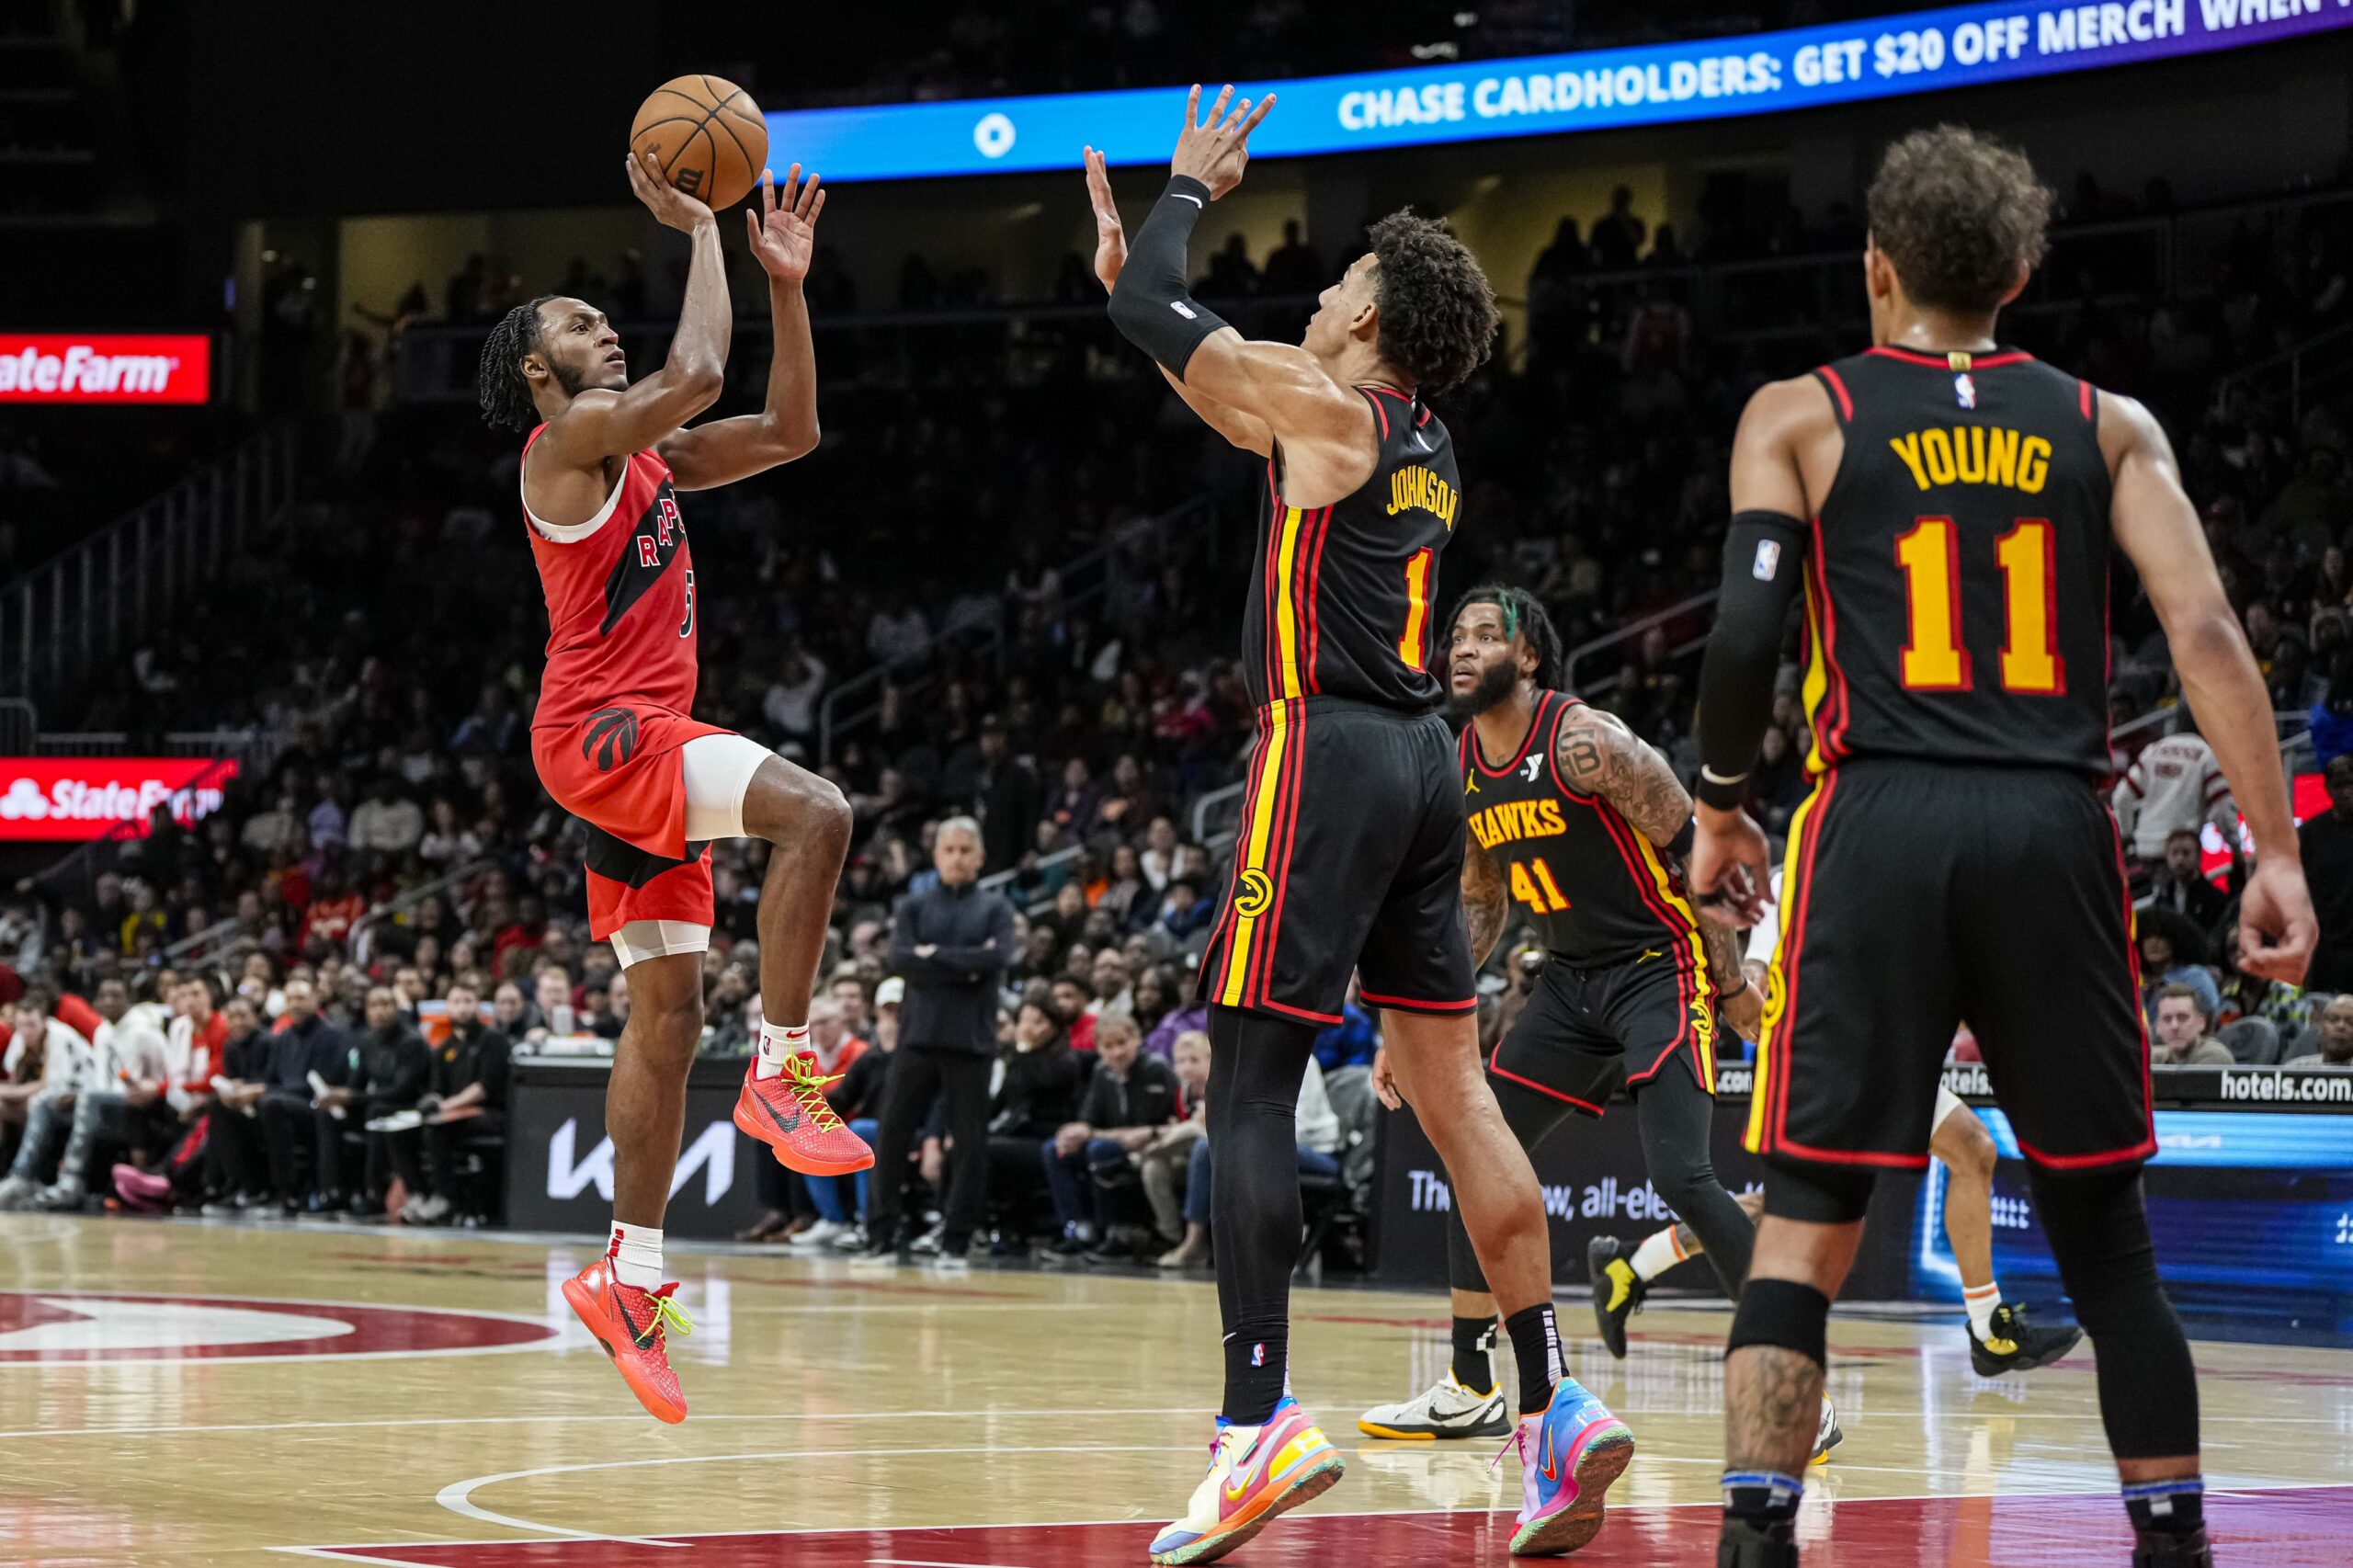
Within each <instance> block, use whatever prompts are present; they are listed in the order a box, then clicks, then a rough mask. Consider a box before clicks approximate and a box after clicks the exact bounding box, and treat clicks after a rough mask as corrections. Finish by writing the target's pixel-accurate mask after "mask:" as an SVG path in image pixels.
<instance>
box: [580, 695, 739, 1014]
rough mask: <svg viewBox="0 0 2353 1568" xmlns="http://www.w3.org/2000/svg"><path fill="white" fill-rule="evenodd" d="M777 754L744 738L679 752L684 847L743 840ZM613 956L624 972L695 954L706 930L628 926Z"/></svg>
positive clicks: (708, 741) (701, 738) (705, 941)
mask: <svg viewBox="0 0 2353 1568" xmlns="http://www.w3.org/2000/svg"><path fill="white" fill-rule="evenodd" d="M775 755H776V754H775V753H774V752H772V751H770V750H768V749H767V747H766V746H764V745H761V744H759V743H757V742H756V741H749V740H746V739H745V738H744V737H743V736H742V735H737V734H718V735H697V736H696V737H695V738H694V739H693V740H690V741H688V743H687V744H685V745H683V746H681V747H679V748H678V771H679V775H680V778H681V780H682V782H683V783H684V784H685V786H686V791H687V842H688V843H689V844H704V843H708V842H710V840H712V839H715V838H741V837H743V836H744V798H745V796H746V795H748V794H750V793H751V790H752V777H753V775H755V774H756V773H758V772H759V770H760V765H761V764H762V763H764V762H766V761H767V760H768V758H770V757H772V756H775ZM612 943H613V956H614V957H615V958H616V959H619V960H620V966H621V968H623V969H627V968H629V967H630V966H631V964H635V963H642V962H643V961H644V960H647V959H658V958H668V957H670V956H672V955H673V954H676V953H699V952H702V951H704V950H705V949H708V948H710V926H698V925H696V924H695V923H694V922H692V921H690V920H632V921H631V922H629V923H628V924H627V925H625V926H622V927H621V928H620V930H618V931H616V932H614V933H613V935H612Z"/></svg>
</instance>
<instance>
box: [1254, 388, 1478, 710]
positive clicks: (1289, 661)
mask: <svg viewBox="0 0 2353 1568" xmlns="http://www.w3.org/2000/svg"><path fill="white" fill-rule="evenodd" d="M1357 392H1358V395H1359V396H1361V397H1362V398H1363V399H1364V400H1365V401H1366V402H1367V403H1370V404H1371V405H1372V415H1373V428H1374V431H1375V433H1376V434H1377V435H1378V436H1379V437H1380V440H1381V456H1380V458H1379V460H1377V461H1375V462H1374V464H1373V468H1372V476H1371V477H1370V479H1368V480H1366V481H1365V483H1363V484H1362V485H1360V486H1358V489H1357V490H1356V491H1355V492H1354V493H1353V494H1350V495H1348V496H1347V497H1346V498H1345V499H1343V500H1340V501H1336V502H1334V503H1333V504H1332V505H1330V506H1316V507H1312V508H1302V507H1299V506H1290V505H1288V504H1287V503H1285V501H1284V500H1283V493H1282V472H1281V467H1280V465H1281V461H1282V452H1281V449H1280V448H1278V449H1276V451H1275V454H1274V456H1273V457H1271V458H1269V459H1268V460H1267V496H1266V504H1265V506H1264V508H1263V509H1262V511H1261V512H1260V514H1259V519H1258V560H1257V563H1256V566H1254V567H1253V568H1252V571H1251V581H1250V603H1249V607H1248V608H1247V609H1246V610H1245V611H1244V614H1243V621H1242V668H1243V673H1244V676H1245V681H1246V682H1247V684H1248V687H1249V691H1250V699H1251V701H1253V702H1254V703H1256V704H1257V705H1259V706H1261V707H1264V706H1265V705H1266V704H1267V703H1269V702H1278V701H1281V700H1283V699H1287V698H1295V697H1315V696H1326V697H1347V698H1354V699H1357V700H1358V701H1360V702H1374V703H1379V704H1381V706H1383V707H1386V708H1394V709H1397V710H1400V711H1402V712H1405V713H1412V714H1421V713H1428V712H1432V711H1434V710H1436V709H1437V708H1438V702H1439V699H1441V697H1442V696H1443V695H1444V691H1443V688H1442V687H1440V685H1439V684H1438V677H1437V676H1435V675H1433V674H1431V673H1430V649H1431V645H1432V643H1433V642H1434V640H1435V625H1434V618H1433V616H1432V614H1431V608H1432V607H1433V606H1434V605H1435V604H1437V602H1438V551H1441V550H1444V549H1445V548H1446V541H1447V540H1448V539H1449V538H1450V537H1452V535H1453V532H1454V525H1455V523H1456V521H1457V520H1458V519H1457V512H1458V511H1459V509H1460V507H1461V500H1462V494H1461V481H1460V480H1459V479H1458V478H1457V477H1456V474H1455V469H1454V443H1453V441H1452V439H1451V438H1449V437H1448V435H1447V433H1446V426H1444V425H1443V424H1441V423H1439V421H1438V418H1437V416H1436V415H1433V414H1431V413H1430V411H1429V410H1428V409H1427V408H1425V407H1423V406H1422V404H1421V403H1420V402H1419V400H1417V399H1415V398H1410V397H1407V396H1406V395H1405V394H1404V393H1403V392H1397V391H1395V390H1393V389H1392V388H1389V387H1358V389H1357Z"/></svg>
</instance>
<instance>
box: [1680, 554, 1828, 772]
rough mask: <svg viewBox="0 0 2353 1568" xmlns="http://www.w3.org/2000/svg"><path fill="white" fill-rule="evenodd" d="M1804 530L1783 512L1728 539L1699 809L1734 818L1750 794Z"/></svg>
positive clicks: (1704, 682)
mask: <svg viewBox="0 0 2353 1568" xmlns="http://www.w3.org/2000/svg"><path fill="white" fill-rule="evenodd" d="M1802 535H1803V525H1802V524H1801V523H1800V522H1799V521H1798V520H1797V519H1796V518H1795V517H1788V516H1786V515H1784V514H1782V513H1779V512H1754V511H1752V512H1742V513H1740V514H1738V515H1737V516H1735V517H1733V520H1732V531H1731V533H1730V534H1728V535H1727V536H1726V537H1725V539H1724V584H1723V592H1722V596H1721V597H1718V598H1717V600H1716V625H1715V630H1714V631H1711V632H1710V633H1709V634H1708V653H1707V658H1706V660H1705V661H1704V662H1703V663H1702V664H1701V665H1700V666H1699V724H1698V729H1699V765H1700V766H1699V788H1698V789H1696V790H1693V791H1692V794H1693V795H1695V796H1696V797H1697V798H1698V799H1699V801H1700V803H1701V804H1703V805H1709V806H1714V807H1717V808H1719V809H1721V810H1724V811H1730V810H1732V809H1733V808H1735V807H1737V806H1738V805H1739V804H1740V802H1741V801H1742V800H1743V799H1744V798H1745V796H1746V795H1747V793H1748V770H1749V769H1750V768H1751V767H1755V766H1756V752H1757V748H1758V747H1759V746H1760V745H1762V744H1764V740H1765V725H1766V722H1767V721H1768V720H1769V719H1770V718H1771V717H1772V710H1773V673H1774V671H1775V670H1776V669H1777V668H1778V667H1779V664H1780V658H1781V626H1782V623H1783V622H1784V621H1786V620H1787V619H1789V613H1790V600H1792V599H1794V598H1795V597H1797V592H1798V585H1799V582H1800V580H1801V578H1802V574H1803V573H1804V570H1805V567H1804V564H1803V562H1804V559H1805V557H1804V553H1803V551H1802V548H1801V545H1800V540H1801V539H1802Z"/></svg>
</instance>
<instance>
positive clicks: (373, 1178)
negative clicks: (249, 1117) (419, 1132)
mask: <svg viewBox="0 0 2353 1568" xmlns="http://www.w3.org/2000/svg"><path fill="white" fill-rule="evenodd" d="M367 1006H368V1011H367V1024H368V1027H367V1028H365V1029H363V1030H362V1031H361V1032H360V1033H359V1034H358V1036H357V1037H356V1038H354V1039H353V1040H352V1042H351V1045H350V1047H349V1050H348V1052H347V1059H346V1066H345V1074H344V1081H343V1082H342V1083H341V1084H339V1085H333V1086H330V1087H329V1088H328V1090H327V1091H326V1093H324V1094H323V1095H321V1096H319V1108H318V1111H317V1113H316V1114H317V1129H318V1140H319V1159H320V1161H321V1162H322V1164H323V1165H324V1168H325V1169H326V1170H327V1171H328V1172H329V1173H330V1174H332V1175H334V1176H338V1177H339V1176H341V1175H342V1171H343V1166H342V1162H341V1155H342V1152H343V1137H344V1134H345V1133H347V1132H350V1131H365V1129H366V1128H367V1125H368V1123H369V1122H370V1121H374V1120H376V1119H378V1118H380V1117H386V1116H390V1115H392V1113H393V1112H395V1111H403V1110H414V1109H415V1108H416V1103H417V1101H418V1100H420V1099H422V1098H423V1097H424V1096H425V1085H426V1078H427V1076H428V1075H429V1074H431V1072H432V1069H433V1057H432V1054H431V1052H429V1051H427V1050H426V1045H425V1040H424V1037H423V1036H421V1035H419V1034H418V1033H417V1032H416V1026H415V1024H413V1023H411V1022H410V1021H409V1016H408V1014H407V1013H405V1012H404V1011H403V1010H402V1008H401V996H400V993H399V992H397V991H394V990H393V989H392V987H391V986H389V985H379V986H375V987H373V988H371V989H370V990H369V993H368V1004H367ZM338 1113H340V1114H338ZM399 1136H400V1134H398V1133H386V1132H367V1134H366V1137H367V1149H368V1155H367V1165H366V1167H365V1170H364V1172H363V1174H362V1176H361V1178H360V1184H359V1187H358V1189H357V1190H355V1191H354V1192H353V1193H352V1195H351V1202H350V1205H349V1208H350V1212H351V1213H352V1214H354V1215H355V1216H360V1217H367V1216H372V1215H377V1214H381V1213H382V1212H383V1211H384V1190H385V1188H386V1187H389V1186H391V1184H392V1171H393V1169H394V1162H393V1153H392V1139H394V1138H396V1137H399Z"/></svg>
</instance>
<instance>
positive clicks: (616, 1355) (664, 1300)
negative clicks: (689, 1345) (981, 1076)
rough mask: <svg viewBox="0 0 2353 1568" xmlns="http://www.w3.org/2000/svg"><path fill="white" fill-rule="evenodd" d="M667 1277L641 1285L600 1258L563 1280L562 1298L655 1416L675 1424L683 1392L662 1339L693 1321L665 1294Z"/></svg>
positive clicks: (690, 1328) (681, 1413)
mask: <svg viewBox="0 0 2353 1568" xmlns="http://www.w3.org/2000/svg"><path fill="white" fill-rule="evenodd" d="M677 1288H678V1282H677V1281H676V1280H675V1279H674V1280H672V1281H671V1282H670V1283H668V1284H667V1285H665V1286H663V1287H662V1288H661V1289H660V1290H640V1289H638V1288H637V1287H636V1286H634V1285H624V1284H622V1283H621V1282H620V1280H618V1279H616V1278H613V1263H612V1259H611V1258H609V1257H600V1258H598V1259H597V1261H596V1262H594V1263H592V1264H590V1265H589V1266H588V1267H585V1268H584V1269H582V1270H581V1271H580V1272H579V1273H577V1274H575V1275H574V1276H573V1277H572V1278H569V1279H567V1280H565V1281H564V1282H563V1299H564V1300H565V1301H568V1302H570V1303H571V1305H572V1310H573V1311H574V1312H576V1313H578V1314H579V1316H580V1321H581V1322H582V1323H585V1324H587V1325H588V1332H589V1333H591V1334H593V1335H596V1336H597V1344H599V1345H601V1346H604V1347H605V1354H606V1355H608V1356H610V1357H611V1358H613V1369H614V1370H615V1371H617V1372H619V1373H620V1375H621V1381H623V1382H625V1383H627V1384H628V1385H629V1392H631V1393H633V1394H635V1395H637V1402H638V1403H640V1404H642V1405H643V1406H645V1408H646V1410H647V1411H648V1412H649V1413H651V1414H652V1415H654V1418H655V1419H656V1420H660V1421H667V1422H669V1423H670V1424H671V1425H673V1426H676V1424H677V1423H679V1422H681V1421H684V1420H685V1419H686V1418H687V1396H686V1395H685V1394H683V1393H681V1392H679V1391H678V1374H677V1373H676V1372H674V1371H672V1370H671V1369H670V1355H669V1350H668V1348H667V1346H666V1345H665V1335H666V1334H667V1332H668V1330H670V1329H672V1328H676V1330H677V1331H678V1332H679V1333H680V1334H692V1333H693V1332H694V1331H695V1327H694V1324H691V1323H689V1322H688V1320H687V1314H686V1313H685V1312H680V1311H679V1310H678V1303H677V1302H676V1301H672V1300H671V1299H670V1293H671V1292H672V1291H674V1290H676V1289H677Z"/></svg>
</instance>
